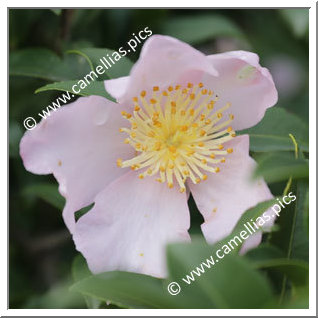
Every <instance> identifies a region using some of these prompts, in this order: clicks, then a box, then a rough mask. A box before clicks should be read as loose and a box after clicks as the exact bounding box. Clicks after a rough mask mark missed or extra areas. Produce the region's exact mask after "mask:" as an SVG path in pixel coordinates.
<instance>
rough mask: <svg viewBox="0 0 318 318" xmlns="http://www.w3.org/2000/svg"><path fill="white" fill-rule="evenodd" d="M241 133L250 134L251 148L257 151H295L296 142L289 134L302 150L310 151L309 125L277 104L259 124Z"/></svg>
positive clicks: (240, 132)
mask: <svg viewBox="0 0 318 318" xmlns="http://www.w3.org/2000/svg"><path fill="white" fill-rule="evenodd" d="M239 134H249V136H250V150H251V151H255V152H266V151H290V150H292V151H293V150H294V144H293V143H292V140H291V139H290V137H289V134H292V135H293V136H294V137H295V139H296V140H297V143H298V145H299V148H300V150H301V151H307V152H308V149H309V141H308V140H309V137H308V134H309V128H308V125H307V124H306V123H305V122H304V121H303V120H302V119H300V118H298V117H297V116H295V115H293V114H290V113H288V112H287V111H286V110H285V109H283V108H280V107H277V106H275V107H272V108H270V109H268V110H267V111H266V114H265V116H264V118H263V120H262V121H261V122H260V123H259V124H258V125H256V126H255V127H252V128H249V129H245V130H241V131H239Z"/></svg>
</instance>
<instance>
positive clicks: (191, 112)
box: [189, 108, 195, 116]
mask: <svg viewBox="0 0 318 318" xmlns="http://www.w3.org/2000/svg"><path fill="white" fill-rule="evenodd" d="M189 112H190V115H191V116H193V115H194V112H195V110H194V109H193V108H191V109H190V110H189Z"/></svg>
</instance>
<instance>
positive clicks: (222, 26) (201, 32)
mask: <svg viewBox="0 0 318 318" xmlns="http://www.w3.org/2000/svg"><path fill="white" fill-rule="evenodd" d="M162 33H163V34H167V35H171V36H173V37H176V38H178V39H180V40H182V41H185V42H187V43H190V44H197V43H201V42H204V41H206V40H210V39H215V38H217V37H239V38H243V33H242V32H241V30H240V29H239V27H238V26H237V25H236V24H235V23H233V22H232V21H231V20H230V19H228V18H226V17H225V16H221V15H198V16H191V17H177V18H174V19H168V20H167V21H166V22H164V23H163V26H162Z"/></svg>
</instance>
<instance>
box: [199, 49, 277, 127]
mask: <svg viewBox="0 0 318 318" xmlns="http://www.w3.org/2000/svg"><path fill="white" fill-rule="evenodd" d="M208 59H209V60H210V61H211V64H212V65H213V66H214V67H215V68H216V69H217V71H218V73H219V76H218V77H213V76H208V75H205V77H204V79H203V83H204V84H205V86H206V87H208V88H209V89H212V90H213V91H214V92H215V93H216V94H217V95H218V97H219V100H218V102H217V107H218V108H220V107H222V106H223V105H224V104H225V103H227V102H230V103H231V104H232V107H230V108H229V109H228V110H227V111H226V112H225V113H224V114H225V115H228V114H231V113H232V114H234V116H235V118H234V121H233V124H232V126H233V128H234V129H235V130H241V129H245V128H249V127H251V126H254V125H256V124H257V123H258V122H259V121H260V120H261V119H262V118H263V116H264V113H265V111H266V109H267V108H269V107H272V106H273V105H275V104H276V102H277V90H276V88H275V84H274V82H273V79H272V76H271V74H270V73H269V71H268V70H267V69H266V68H264V67H261V66H260V65H259V58H258V56H257V55H256V54H254V53H250V52H245V51H233V52H227V53H222V54H214V55H210V56H208Z"/></svg>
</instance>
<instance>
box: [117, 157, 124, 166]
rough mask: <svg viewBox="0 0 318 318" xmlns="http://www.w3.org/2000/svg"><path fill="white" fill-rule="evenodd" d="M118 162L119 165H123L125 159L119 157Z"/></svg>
mask: <svg viewBox="0 0 318 318" xmlns="http://www.w3.org/2000/svg"><path fill="white" fill-rule="evenodd" d="M116 162H117V166H118V167H121V166H122V165H123V159H121V158H118V159H117V161H116Z"/></svg>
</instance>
